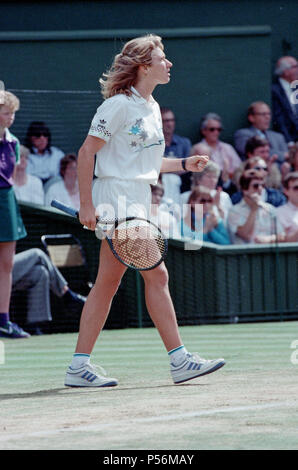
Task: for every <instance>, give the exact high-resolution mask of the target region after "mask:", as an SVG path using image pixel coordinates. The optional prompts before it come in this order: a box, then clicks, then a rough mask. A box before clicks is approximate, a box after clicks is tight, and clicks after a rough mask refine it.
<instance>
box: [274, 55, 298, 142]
mask: <svg viewBox="0 0 298 470" xmlns="http://www.w3.org/2000/svg"><path fill="white" fill-rule="evenodd" d="M275 75H276V78H277V80H276V82H275V83H273V85H272V89H271V91H272V114H273V128H274V130H276V131H277V132H281V133H282V134H283V136H284V137H285V139H286V141H287V142H288V143H294V142H296V141H298V104H297V103H294V102H293V101H292V99H291V96H292V95H293V91H294V90H293V89H292V88H291V83H293V82H294V81H295V80H298V62H297V59H295V57H291V56H285V57H280V58H279V59H278V61H277V63H276V67H275Z"/></svg>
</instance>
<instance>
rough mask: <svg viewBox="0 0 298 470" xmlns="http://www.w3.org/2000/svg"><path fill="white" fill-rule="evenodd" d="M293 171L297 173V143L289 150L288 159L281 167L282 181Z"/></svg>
mask: <svg viewBox="0 0 298 470" xmlns="http://www.w3.org/2000/svg"><path fill="white" fill-rule="evenodd" d="M293 171H298V142H296V143H295V144H293V145H292V146H291V147H290V148H289V159H288V161H287V162H285V163H284V164H283V166H282V176H283V179H284V178H285V177H286V176H287V174H288V173H290V172H293Z"/></svg>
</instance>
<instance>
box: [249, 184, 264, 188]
mask: <svg viewBox="0 0 298 470" xmlns="http://www.w3.org/2000/svg"><path fill="white" fill-rule="evenodd" d="M264 186H265V185H264V184H262V183H254V184H253V185H252V187H253V189H259V188H264Z"/></svg>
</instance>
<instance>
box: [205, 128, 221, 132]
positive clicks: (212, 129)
mask: <svg viewBox="0 0 298 470" xmlns="http://www.w3.org/2000/svg"><path fill="white" fill-rule="evenodd" d="M206 130H207V131H210V132H215V131H217V132H221V131H222V127H207V128H206Z"/></svg>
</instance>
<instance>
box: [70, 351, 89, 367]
mask: <svg viewBox="0 0 298 470" xmlns="http://www.w3.org/2000/svg"><path fill="white" fill-rule="evenodd" d="M89 361H90V354H81V353H75V354H74V355H73V357H72V362H71V365H70V367H71V368H72V369H79V367H82V366H84V365H85V364H88V363H89Z"/></svg>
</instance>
